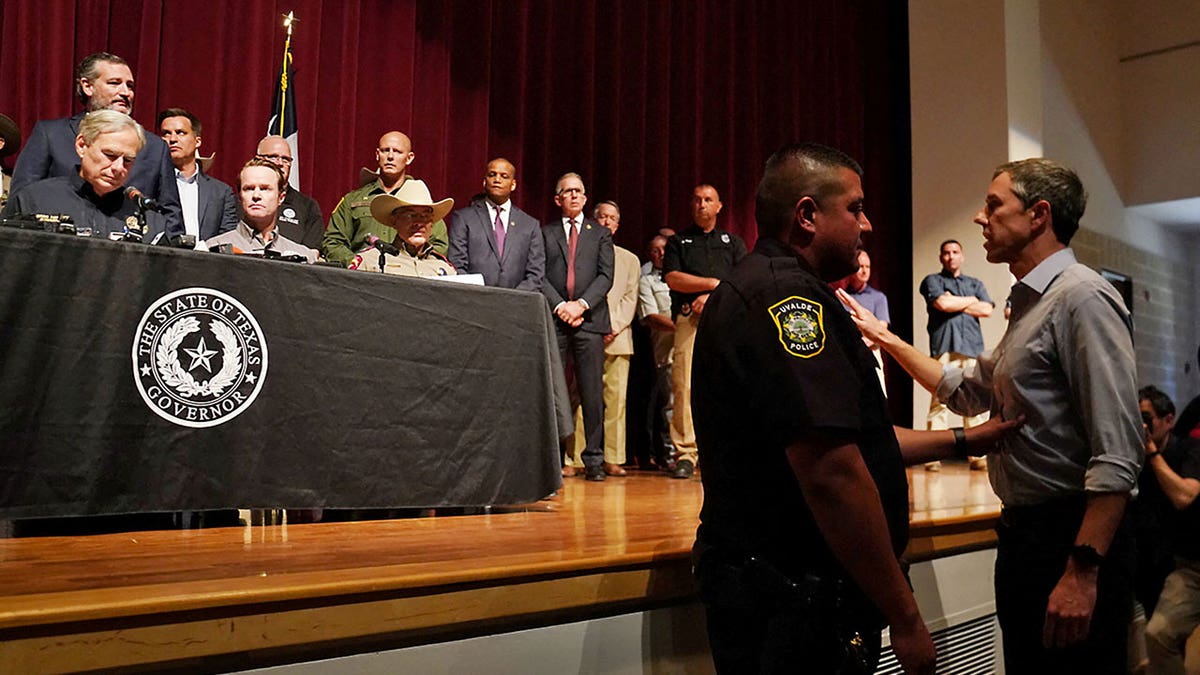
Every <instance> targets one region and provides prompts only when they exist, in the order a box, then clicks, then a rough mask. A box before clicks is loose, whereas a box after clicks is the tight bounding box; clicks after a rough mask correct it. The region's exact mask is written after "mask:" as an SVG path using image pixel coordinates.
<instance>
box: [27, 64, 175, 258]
mask: <svg viewBox="0 0 1200 675" xmlns="http://www.w3.org/2000/svg"><path fill="white" fill-rule="evenodd" d="M75 94H76V95H77V96H78V97H79V102H80V103H82V104H83V107H84V110H83V112H81V113H78V114H77V115H75V116H74V117H64V118H61V119H56V120H42V121H40V122H38V123H37V124H36V125H34V127H33V132H32V133H31V134H30V135H29V142H27V143H26V144H25V148H24V149H23V150H22V151H21V154H20V156H18V157H17V165H16V167H15V168H14V169H13V176H12V190H13V192H16V191H17V190H18V189H19V188H21V187H23V186H25V185H29V184H30V183H35V182H37V181H39V180H42V179H45V178H55V177H59V176H77V175H79V155H77V154H76V153H75V138H76V136H78V135H79V122H80V120H82V119H83V116H84V114H86V113H88V112H91V111H93V110H105V109H107V110H115V111H117V112H121V113H125V114H126V115H132V114H133V71H131V70H130V69H129V64H127V63H125V59H122V58H121V57H119V56H116V55H113V54H109V53H107V52H96V53H95V54H90V55H88V56H86V57H84V59H83V61H80V62H79V65H78V66H77V67H76V69H75ZM125 184H126V185H129V186H133V187H135V188H137V189H138V190H140V191H141V192H142V194H144V195H146V196H147V197H151V198H153V199H154V200H155V201H157V202H158V203H159V204H161V205H162V207H163V216H164V218H165V219H166V221H167V223H166V228H167V234H168V235H170V236H175V235H179V234H183V218H182V216H181V214H180V211H179V191H178V190H177V189H176V188H175V167H174V166H173V165H172V164H171V156H170V154H168V153H167V146H166V144H164V143H163V142H162V139H160V138H158V137H157V136H153V135H147V136H146V144H145V145H144V146H142V149H141V151H140V152H138V155H137V160H136V161H135V162H134V164H133V168H132V170H130V172H129V180H127V181H126V182H125Z"/></svg>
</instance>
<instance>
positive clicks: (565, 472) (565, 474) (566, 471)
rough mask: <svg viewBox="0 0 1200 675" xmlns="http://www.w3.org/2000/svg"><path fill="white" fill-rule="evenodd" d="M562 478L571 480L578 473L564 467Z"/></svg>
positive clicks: (571, 468)
mask: <svg viewBox="0 0 1200 675" xmlns="http://www.w3.org/2000/svg"><path fill="white" fill-rule="evenodd" d="M562 474H563V478H571V477H573V476H575V475H576V474H578V471H577V470H576V469H575V467H573V466H564V467H563V468H562Z"/></svg>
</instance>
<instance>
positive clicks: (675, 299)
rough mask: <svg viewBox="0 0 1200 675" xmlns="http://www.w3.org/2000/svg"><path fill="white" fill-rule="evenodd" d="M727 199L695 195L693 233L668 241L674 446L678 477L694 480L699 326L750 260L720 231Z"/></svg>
mask: <svg viewBox="0 0 1200 675" xmlns="http://www.w3.org/2000/svg"><path fill="white" fill-rule="evenodd" d="M720 212H721V197H720V195H718V194H717V189H716V188H714V187H713V186H711V185H698V186H696V189H695V190H693V191H692V221H693V222H694V223H695V224H694V225H692V226H691V227H689V228H688V229H686V230H684V231H683V232H681V233H679V234H678V235H676V236H673V237H671V238H670V239H669V240H668V241H667V251H666V254H665V255H664V257H663V280H664V281H666V282H667V286H668V287H670V289H671V316H672V317H674V319H675V345H674V349H673V352H672V359H673V360H674V366H673V368H674V369H673V370H672V371H671V385H672V390H673V393H674V397H675V411H674V416H673V417H672V418H671V442H672V443H673V444H674V445H675V469H674V471H673V473H672V474H671V475H672V477H674V478H690V477H691V476H692V471H693V470H694V469H695V468H696V457H697V454H696V430H695V428H694V426H693V424H692V347H693V344H694V342H695V340H696V326H697V325H698V324H699V323H700V315H701V314H702V313H703V312H704V303H705V302H706V301H707V300H708V294H709V293H711V292H712V290H713V289H715V288H716V287H717V284H719V283H721V278H722V277H724V276H725V275H726V274H727V273H728V272H729V270H730V269H731V268H732V267H733V266H734V265H735V264H736V263H737V262H738V261H739V260H741V259H742V258H744V257H745V256H746V244H745V242H743V241H742V239H741V237H739V236H737V235H736V234H730V233H729V232H726V231H725V230H723V229H721V228H719V227H717V214H718V213H720Z"/></svg>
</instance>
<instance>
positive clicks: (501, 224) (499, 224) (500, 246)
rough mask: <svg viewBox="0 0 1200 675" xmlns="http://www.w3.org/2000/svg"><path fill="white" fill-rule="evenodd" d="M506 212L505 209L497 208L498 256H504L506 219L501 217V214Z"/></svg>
mask: <svg viewBox="0 0 1200 675" xmlns="http://www.w3.org/2000/svg"><path fill="white" fill-rule="evenodd" d="M502 213H504V209H502V208H499V207H497V208H496V257H497V258H503V257H504V221H503V220H502V219H501V218H500V214H502Z"/></svg>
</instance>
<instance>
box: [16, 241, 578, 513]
mask: <svg viewBox="0 0 1200 675" xmlns="http://www.w3.org/2000/svg"><path fill="white" fill-rule="evenodd" d="M551 320H552V319H551V317H550V313H549V312H548V310H547V308H546V302H545V300H544V299H543V297H542V296H541V295H539V294H535V293H527V292H522V291H509V290H505V289H494V288H482V287H478V286H467V285H462V284H454V283H449V282H445V281H438V280H427V279H409V278H398V277H392V276H384V275H379V274H365V273H362V272H351V271H347V270H340V269H332V268H323V267H315V266H308V265H298V264H290V263H283V262H272V261H264V260H256V259H248V258H241V257H234V256H224V255H218V254H214V253H198V252H193V251H176V250H170V249H165V248H162V247H149V246H141V245H131V244H121V243H115V242H109V241H104V240H97V239H85V238H76V237H70V236H66V235H55V234H47V233H42V232H28V231H21V230H12V229H7V228H4V229H0V517H10V518H23V517H40V516H68V515H91V514H109V513H126V512H151V511H179V510H200V509H219V508H235V507H240V508H279V507H287V508H305V507H344V508H358V507H437V506H478V505H489V504H514V503H523V502H530V501H534V500H537V499H539V498H541V497H544V496H546V495H548V494H549V493H551V492H552V491H554V490H556V489H558V488H559V487H560V486H561V482H562V479H561V475H560V471H559V455H558V438H559V437H560V435H562V434H561V433H560V430H564V431H568V430H569V425H570V418H569V415H568V414H567V411H566V410H565V393H564V392H565V385H564V384H563V379H562V375H561V372H562V371H561V367H560V365H559V359H558V352H557V350H556V348H555V343H554V327H553V325H552V323H551Z"/></svg>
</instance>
